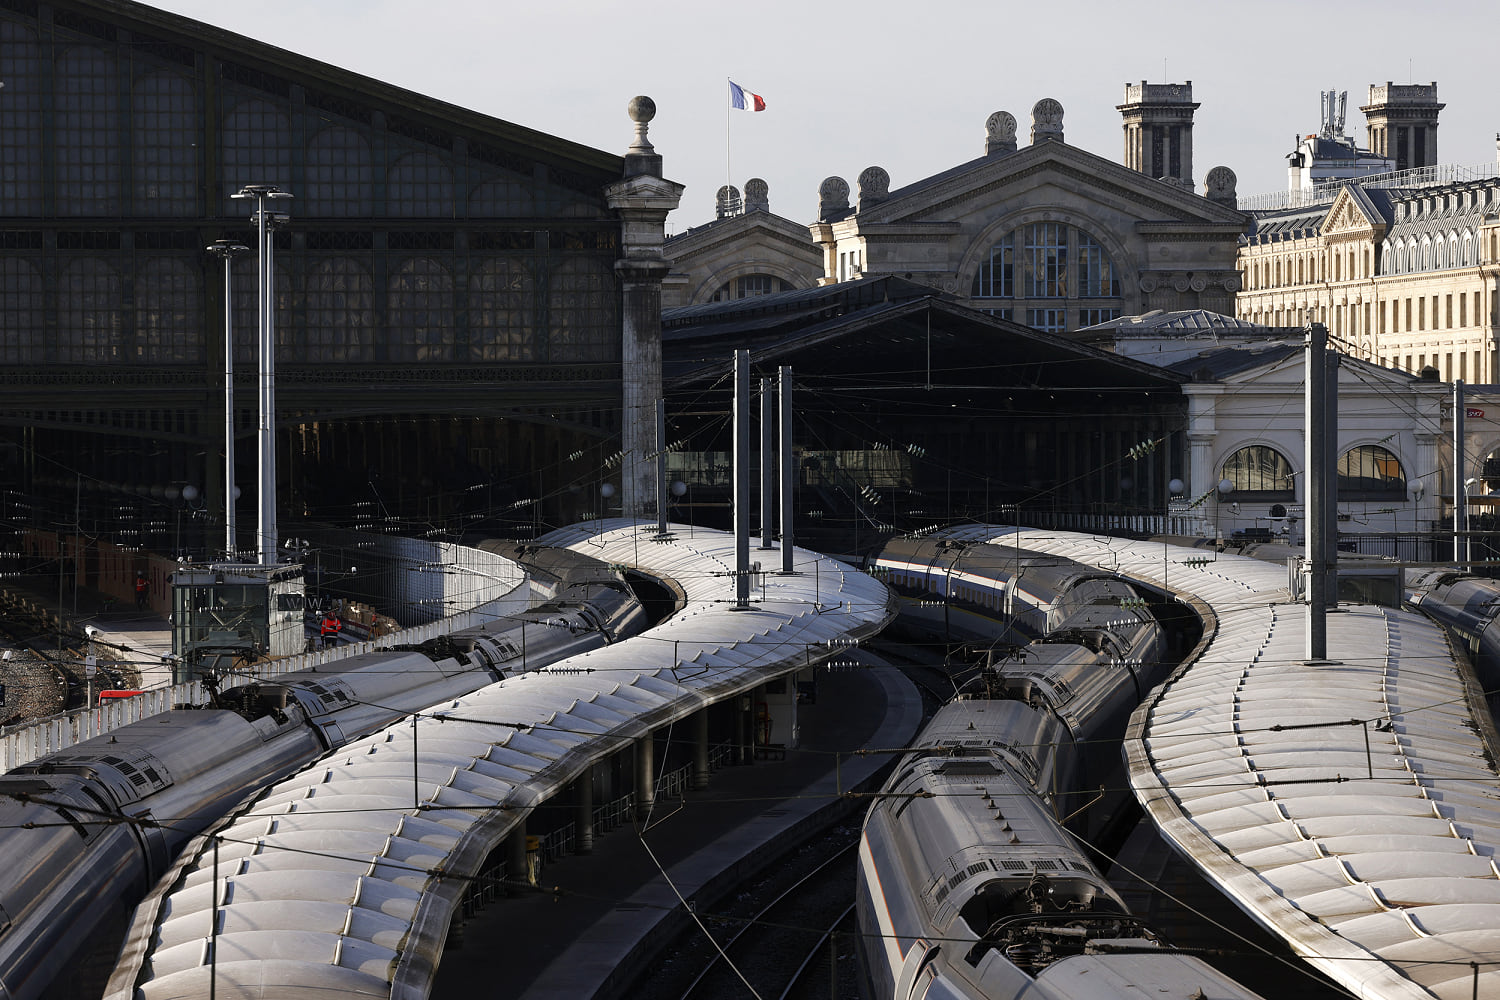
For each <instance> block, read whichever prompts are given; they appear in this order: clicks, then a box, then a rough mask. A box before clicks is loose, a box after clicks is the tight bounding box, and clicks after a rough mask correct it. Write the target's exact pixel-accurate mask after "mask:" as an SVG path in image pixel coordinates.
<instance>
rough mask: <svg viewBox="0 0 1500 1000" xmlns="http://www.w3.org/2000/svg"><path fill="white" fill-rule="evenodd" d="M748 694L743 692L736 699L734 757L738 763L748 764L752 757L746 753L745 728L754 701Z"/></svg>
mask: <svg viewBox="0 0 1500 1000" xmlns="http://www.w3.org/2000/svg"><path fill="white" fill-rule="evenodd" d="M753 700H754V699H753V698H751V696H750V695H748V694H742V695H740V696H739V697H738V698H736V699H735V705H734V759H735V761H736V762H737V763H740V764H748V763H750V761H751V759H753V758H751V757H749V756H748V755H746V753H745V729H746V720H747V719H748V718H749V717H750V705H751V703H752V702H753Z"/></svg>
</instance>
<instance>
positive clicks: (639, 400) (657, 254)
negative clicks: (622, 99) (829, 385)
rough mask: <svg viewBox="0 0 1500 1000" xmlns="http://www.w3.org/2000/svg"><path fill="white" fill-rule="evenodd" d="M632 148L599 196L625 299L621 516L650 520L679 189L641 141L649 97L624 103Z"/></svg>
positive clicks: (651, 110)
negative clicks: (669, 248) (615, 234)
mask: <svg viewBox="0 0 1500 1000" xmlns="http://www.w3.org/2000/svg"><path fill="white" fill-rule="evenodd" d="M629 110H630V117H631V120H632V121H634V122H635V141H634V142H632V143H631V145H630V149H629V151H628V152H627V153H626V154H625V176H624V178H623V179H622V180H620V181H617V182H615V183H614V184H611V185H609V186H608V187H606V188H605V189H604V195H605V200H606V201H607V203H608V204H609V207H610V208H612V209H614V210H615V211H616V212H618V213H619V214H620V221H621V234H620V259H619V260H618V261H616V262H615V273H616V274H617V275H619V278H620V289H621V292H622V295H623V310H622V312H623V315H622V317H621V319H622V330H621V348H620V362H621V372H620V381H621V394H622V399H621V408H622V412H621V418H620V438H621V442H620V448H621V451H622V452H623V453H624V457H623V458H622V459H621V462H620V487H621V489H620V493H621V504H622V509H623V513H624V515H625V516H626V517H652V518H654V517H655V516H656V513H657V512H656V489H655V486H654V484H653V481H652V480H653V478H654V475H655V468H656V465H655V463H654V462H653V461H651V457H650V456H651V453H652V452H653V451H655V449H656V444H655V441H656V400H657V399H659V398H660V397H661V392H662V389H661V283H662V279H664V278H665V277H666V276H667V273H668V272H669V271H670V270H671V269H672V265H671V262H669V261H667V260H666V259H665V258H664V257H663V256H662V245H663V244H664V243H665V242H666V220H667V213H668V212H670V211H672V210H673V209H675V208H676V207H677V205H678V202H680V201H681V200H682V192H683V191H684V190H685V189H684V187H683V185H681V184H677V183H675V182H673V181H669V180H665V179H663V178H662V176H661V157H660V156H658V155H657V154H656V150H655V149H654V148H653V147H652V145H651V143H650V142H649V141H648V140H647V138H646V131H647V126H648V124H649V123H650V121H651V119H652V118H654V117H655V116H656V103H655V102H654V101H652V100H651V98H649V97H637V98H635V99H633V100H632V101H631V102H630V109H629Z"/></svg>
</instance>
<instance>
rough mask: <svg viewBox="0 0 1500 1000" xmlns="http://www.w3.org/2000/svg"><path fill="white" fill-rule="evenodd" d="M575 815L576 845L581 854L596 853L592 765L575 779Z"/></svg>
mask: <svg viewBox="0 0 1500 1000" xmlns="http://www.w3.org/2000/svg"><path fill="white" fill-rule="evenodd" d="M573 802H574V807H575V810H576V812H575V814H574V817H573V826H574V828H575V829H576V830H577V831H578V835H577V837H575V838H574V843H575V844H576V845H577V852H578V853H579V854H593V853H594V768H593V765H590V766H589V767H588V768H587V769H585V770H584V772H583V773H582V774H580V775H579V776H578V777H577V778H575V779H573Z"/></svg>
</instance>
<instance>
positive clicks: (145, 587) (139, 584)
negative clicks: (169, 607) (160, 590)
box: [135, 573, 151, 611]
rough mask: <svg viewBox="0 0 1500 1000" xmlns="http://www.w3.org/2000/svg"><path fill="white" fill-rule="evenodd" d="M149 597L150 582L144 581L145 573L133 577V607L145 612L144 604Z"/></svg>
mask: <svg viewBox="0 0 1500 1000" xmlns="http://www.w3.org/2000/svg"><path fill="white" fill-rule="evenodd" d="M150 597H151V581H150V580H148V579H146V574H145V573H137V574H136V575H135V606H136V607H137V608H138V609H140V610H141V611H145V610H146V602H147V600H148V599H149V598H150Z"/></svg>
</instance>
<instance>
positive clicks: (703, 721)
mask: <svg viewBox="0 0 1500 1000" xmlns="http://www.w3.org/2000/svg"><path fill="white" fill-rule="evenodd" d="M708 775H709V767H708V706H707V705H705V706H704V707H702V708H700V709H699V710H698V714H697V715H694V716H693V787H694V788H707V787H708Z"/></svg>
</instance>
